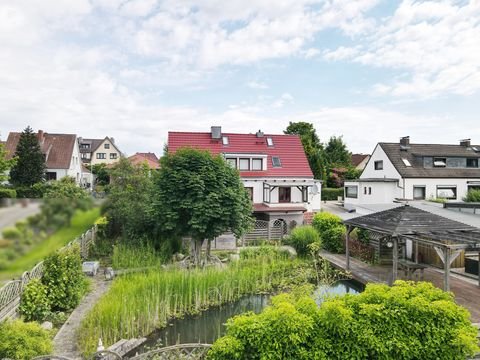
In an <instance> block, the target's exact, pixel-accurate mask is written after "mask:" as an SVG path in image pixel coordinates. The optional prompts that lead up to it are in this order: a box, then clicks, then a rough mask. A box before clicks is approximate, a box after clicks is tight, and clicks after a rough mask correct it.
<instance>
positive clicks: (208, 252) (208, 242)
mask: <svg viewBox="0 0 480 360" xmlns="http://www.w3.org/2000/svg"><path fill="white" fill-rule="evenodd" d="M211 249H212V240H211V239H208V240H207V261H208V259H209V258H210V252H211Z"/></svg>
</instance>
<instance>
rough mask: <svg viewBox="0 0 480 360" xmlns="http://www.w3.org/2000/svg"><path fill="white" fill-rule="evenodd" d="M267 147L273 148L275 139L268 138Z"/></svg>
mask: <svg viewBox="0 0 480 360" xmlns="http://www.w3.org/2000/svg"><path fill="white" fill-rule="evenodd" d="M267 145H268V146H273V139H272V138H271V137H267Z"/></svg>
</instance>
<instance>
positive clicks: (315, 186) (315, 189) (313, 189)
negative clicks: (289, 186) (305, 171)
mask: <svg viewBox="0 0 480 360" xmlns="http://www.w3.org/2000/svg"><path fill="white" fill-rule="evenodd" d="M310 194H312V195H317V194H318V186H317V185H313V186H312V189H311V190H310Z"/></svg>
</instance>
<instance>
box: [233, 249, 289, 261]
mask: <svg viewBox="0 0 480 360" xmlns="http://www.w3.org/2000/svg"><path fill="white" fill-rule="evenodd" d="M289 256H290V254H289V253H288V252H287V251H285V250H280V249H279V248H277V247H274V246H268V245H262V246H258V247H247V248H244V249H241V251H240V259H242V260H255V259H258V258H268V259H287V258H288V257H289Z"/></svg>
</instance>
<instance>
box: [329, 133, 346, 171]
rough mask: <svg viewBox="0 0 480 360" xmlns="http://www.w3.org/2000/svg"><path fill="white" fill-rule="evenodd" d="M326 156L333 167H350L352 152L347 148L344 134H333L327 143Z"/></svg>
mask: <svg viewBox="0 0 480 360" xmlns="http://www.w3.org/2000/svg"><path fill="white" fill-rule="evenodd" d="M325 158H326V160H327V162H328V164H329V165H330V166H331V167H349V166H351V164H352V154H351V153H350V151H348V149H347V144H345V143H344V141H343V137H342V136H332V137H330V139H329V140H328V143H327V144H326V145H325Z"/></svg>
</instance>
